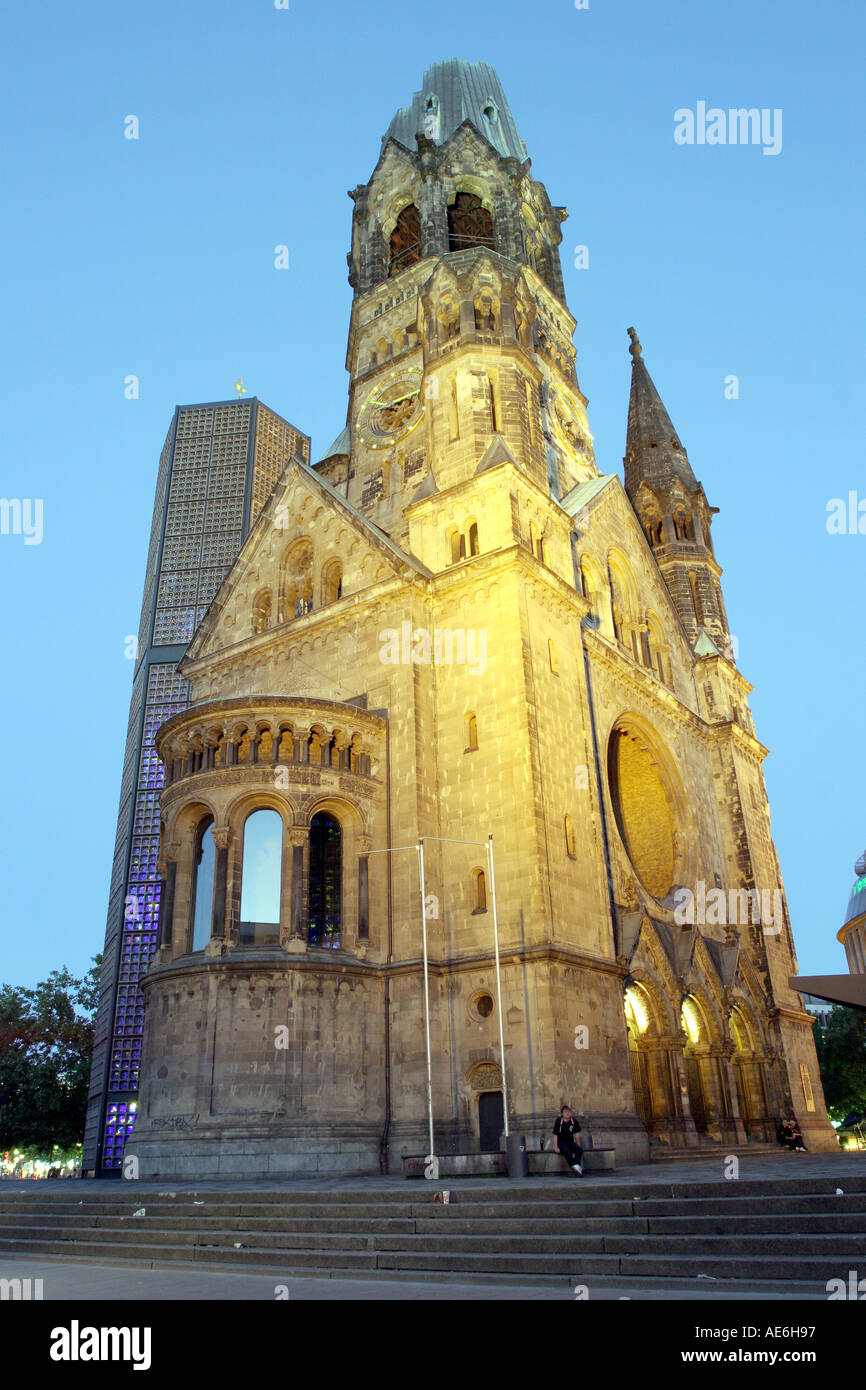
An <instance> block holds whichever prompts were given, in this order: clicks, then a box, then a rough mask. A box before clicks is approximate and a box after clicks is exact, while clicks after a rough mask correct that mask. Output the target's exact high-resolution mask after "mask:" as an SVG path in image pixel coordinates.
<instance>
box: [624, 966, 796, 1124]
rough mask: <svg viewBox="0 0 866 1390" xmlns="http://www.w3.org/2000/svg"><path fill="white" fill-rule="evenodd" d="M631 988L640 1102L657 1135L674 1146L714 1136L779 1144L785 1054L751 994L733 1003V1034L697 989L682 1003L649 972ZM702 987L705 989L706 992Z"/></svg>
mask: <svg viewBox="0 0 866 1390" xmlns="http://www.w3.org/2000/svg"><path fill="white" fill-rule="evenodd" d="M630 979H631V983H630V984H629V985H628V987H627V988H626V992H625V1011H626V1024H627V1030H628V1044H629V1057H630V1061H631V1067H632V1080H633V1084H634V1093H635V1106H636V1109H637V1112H638V1115H639V1116H640V1118H641V1120H642V1121H643V1123H644V1125H645V1126H646V1129H647V1132H648V1133H649V1135H650V1138H651V1139H654V1140H656V1141H657V1142H660V1143H669V1144H672V1145H674V1146H681V1145H683V1144H690V1143H691V1144H694V1143H695V1142H696V1139H697V1136H698V1135H701V1134H705V1135H707V1136H708V1137H709V1138H712V1139H714V1140H717V1141H718V1142H720V1143H743V1142H744V1141H745V1139H746V1137H747V1136H748V1137H749V1138H752V1139H758V1140H762V1141H768V1142H772V1141H773V1140H774V1139H775V1128H776V1119H775V1118H774V1117H775V1116H778V1114H780V1113H781V1109H780V1105H781V1098H780V1096H779V1094H778V1090H777V1087H776V1084H775V1076H774V1072H775V1067H776V1062H777V1057H776V1054H775V1052H774V1051H773V1050H772V1049H769V1048H767V1047H766V1046H765V1045H764V1044H763V1042H762V1040H761V1031H760V1029H759V1027H758V1026H757V1024H756V1023H755V1021H754V1013H753V1010H752V1009H751V1006H750V1005H749V1004H748V1003H747V1001H746V1000H745V998H743V999H739V998H738V999H737V1000H736V1001H735V1002H733V1003H731V1004H730V1006H729V1007H730V1012H729V1014H728V1024H727V1030H728V1036H727V1037H726V1036H724V1034H723V1026H724V1025H722V1024H721V1022H720V1020H719V1018H717V1017H716V1016H715V1011H713V1010H711V1009H709V1008H708V1007H707V1006H706V1005H705V1004H704V1003H703V1002H702V1000H701V998H700V997H699V993H698V992H697V991H695V992H693V993H689V994H687V995H686V996H685V998H684V999H683V1003H682V1006H681V1009H680V1017H679V1020H678V1022H679V1025H680V1026H679V1028H677V1027H676V1022H675V1020H674V1009H673V1006H672V1005H671V1004H670V1002H669V1000H668V999H667V998H666V997H664V999H663V1002H660V996H661V991H660V990H659V988H658V987H657V986H655V985H650V984H649V981H648V978H647V977H645V976H644V977H642V979H641V980H638V979H635V977H634V976H632V977H630ZM701 992H702V991H701Z"/></svg>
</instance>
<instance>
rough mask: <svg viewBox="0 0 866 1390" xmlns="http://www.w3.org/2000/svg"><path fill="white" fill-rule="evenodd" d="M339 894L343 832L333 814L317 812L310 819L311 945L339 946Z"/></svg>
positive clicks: (340, 905) (309, 919)
mask: <svg viewBox="0 0 866 1390" xmlns="http://www.w3.org/2000/svg"><path fill="white" fill-rule="evenodd" d="M342 897H343V832H342V829H341V827H340V822H339V821H338V820H337V818H336V816H332V815H330V814H329V813H328V812H327V811H319V812H318V813H317V814H316V815H315V816H313V819H312V820H311V821H310V892H309V905H308V919H307V920H308V928H307V935H308V938H309V943H310V945H311V946H326V947H330V948H331V949H332V950H334V951H338V950H339V949H340V931H341V926H342Z"/></svg>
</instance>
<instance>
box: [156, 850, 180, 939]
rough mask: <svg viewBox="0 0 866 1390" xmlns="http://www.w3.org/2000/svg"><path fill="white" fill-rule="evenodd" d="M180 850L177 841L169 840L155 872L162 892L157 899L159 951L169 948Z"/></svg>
mask: <svg viewBox="0 0 866 1390" xmlns="http://www.w3.org/2000/svg"><path fill="white" fill-rule="evenodd" d="M180 850H181V845H180V841H179V840H169V841H168V843H167V844H166V846H165V849H164V853H163V858H162V859H161V860H160V862H159V864H157V870H158V872H159V876H160V878H161V879H162V891H161V893H160V899H159V930H158V932H157V947H158V949H160V950H162V948H163V947H165V948H167V950H170V948H171V942H172V928H173V925H174V893H175V887H176V884H177V857H178V855H179V854H180Z"/></svg>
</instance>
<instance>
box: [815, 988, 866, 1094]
mask: <svg viewBox="0 0 866 1390" xmlns="http://www.w3.org/2000/svg"><path fill="white" fill-rule="evenodd" d="M815 1046H816V1048H817V1051H818V1066H819V1067H820V1070H821V1082H822V1084H823V1087H824V1098H825V1100H826V1101H827V1112H828V1114H829V1116H830V1118H831V1120H844V1119H845V1116H846V1115H847V1114H848V1113H849V1111H851V1110H866V1013H863V1012H862V1011H860V1010H858V1009H847V1008H845V1007H844V1006H843V1005H841V1004H836V1005H835V1006H834V1007H833V1008H832V1009H831V1011H830V1013H829V1014H828V1015H827V1020H826V1022H825V1023H823V1024H821V1025H819V1026H818V1027H816V1029H815Z"/></svg>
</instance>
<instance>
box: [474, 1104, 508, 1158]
mask: <svg viewBox="0 0 866 1390" xmlns="http://www.w3.org/2000/svg"><path fill="white" fill-rule="evenodd" d="M504 1128H505V1109H504V1107H503V1104H502V1092H501V1091H482V1092H481V1094H480V1095H479V1097H478V1129H479V1133H480V1136H481V1152H482V1153H483V1154H492V1153H499V1139H500V1136H501V1134H502V1131H503V1129H504Z"/></svg>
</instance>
